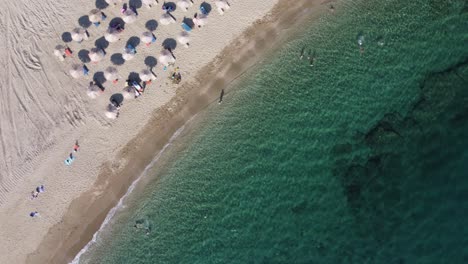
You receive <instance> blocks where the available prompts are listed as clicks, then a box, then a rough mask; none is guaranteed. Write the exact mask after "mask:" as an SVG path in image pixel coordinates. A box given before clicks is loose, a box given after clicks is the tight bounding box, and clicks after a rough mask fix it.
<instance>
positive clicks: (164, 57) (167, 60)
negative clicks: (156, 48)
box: [158, 49, 175, 66]
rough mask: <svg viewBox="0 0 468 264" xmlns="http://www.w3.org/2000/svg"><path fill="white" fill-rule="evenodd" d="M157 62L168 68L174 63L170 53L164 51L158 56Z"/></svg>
mask: <svg viewBox="0 0 468 264" xmlns="http://www.w3.org/2000/svg"><path fill="white" fill-rule="evenodd" d="M158 61H159V62H160V63H161V64H162V65H164V66H169V64H171V63H174V62H175V59H174V57H173V56H172V54H171V52H170V51H168V50H166V49H165V50H163V51H161V53H160V54H159V57H158Z"/></svg>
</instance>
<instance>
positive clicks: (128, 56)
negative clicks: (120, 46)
mask: <svg viewBox="0 0 468 264" xmlns="http://www.w3.org/2000/svg"><path fill="white" fill-rule="evenodd" d="M122 58H123V59H124V60H126V61H128V60H131V59H133V58H135V53H134V52H133V51H132V50H131V49H128V48H125V49H124V52H123V54H122Z"/></svg>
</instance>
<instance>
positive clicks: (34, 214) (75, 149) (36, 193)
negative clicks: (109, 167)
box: [29, 141, 80, 217]
mask: <svg viewBox="0 0 468 264" xmlns="http://www.w3.org/2000/svg"><path fill="white" fill-rule="evenodd" d="M79 149H80V145H79V144H78V141H76V142H75V145H74V146H73V152H75V153H76V152H78V150H79ZM74 159H75V156H73V153H70V155H69V156H68V158H67V159H66V160H65V164H67V162H68V164H67V165H70V164H71V163H72V162H73V160H74ZM43 192H45V186H44V185H42V184H41V185H39V186H37V187H36V189H34V190H33V191H32V192H31V200H34V199H36V198H38V197H39V194H41V193H43ZM29 216H30V217H38V216H39V212H37V211H32V212H30V213H29Z"/></svg>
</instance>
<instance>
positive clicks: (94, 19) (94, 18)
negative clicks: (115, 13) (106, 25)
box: [88, 9, 102, 23]
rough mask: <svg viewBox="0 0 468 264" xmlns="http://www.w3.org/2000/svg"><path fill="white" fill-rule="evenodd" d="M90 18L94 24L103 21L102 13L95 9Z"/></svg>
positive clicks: (90, 13)
mask: <svg viewBox="0 0 468 264" xmlns="http://www.w3.org/2000/svg"><path fill="white" fill-rule="evenodd" d="M88 17H89V21H91V22H92V23H99V22H101V21H102V12H101V10H99V9H93V10H91V11H90V12H89V15H88Z"/></svg>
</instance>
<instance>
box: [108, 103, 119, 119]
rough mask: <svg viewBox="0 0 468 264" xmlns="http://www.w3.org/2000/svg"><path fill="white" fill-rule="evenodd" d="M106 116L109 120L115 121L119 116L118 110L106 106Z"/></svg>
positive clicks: (114, 107)
mask: <svg viewBox="0 0 468 264" xmlns="http://www.w3.org/2000/svg"><path fill="white" fill-rule="evenodd" d="M106 116H107V118H110V119H116V118H117V117H118V116H119V108H118V107H117V106H115V105H113V104H108V105H107V108H106Z"/></svg>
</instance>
